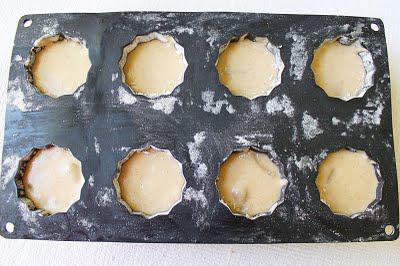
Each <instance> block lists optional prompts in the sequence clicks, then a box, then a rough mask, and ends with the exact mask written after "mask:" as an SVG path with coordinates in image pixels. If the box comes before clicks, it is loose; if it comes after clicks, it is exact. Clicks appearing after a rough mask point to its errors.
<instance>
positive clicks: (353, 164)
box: [315, 148, 383, 218]
mask: <svg viewBox="0 0 400 266" xmlns="http://www.w3.org/2000/svg"><path fill="white" fill-rule="evenodd" d="M315 182H316V185H317V188H318V190H319V194H320V198H321V201H322V202H323V203H325V204H326V205H327V206H328V207H329V208H330V209H331V211H332V212H333V213H335V214H339V215H345V216H348V217H351V218H354V217H356V216H358V215H360V214H362V213H364V212H365V211H366V210H367V208H372V207H374V205H375V204H377V203H378V202H379V200H380V199H381V195H382V186H383V179H382V177H381V174H380V171H379V166H378V164H377V163H376V162H374V161H372V160H371V159H370V158H369V157H368V155H367V154H366V153H365V152H364V151H358V150H354V149H350V148H349V149H341V150H338V151H335V152H332V153H329V154H328V155H327V157H326V158H325V159H324V160H323V161H322V162H321V164H320V165H319V167H318V176H317V179H316V181H315Z"/></svg>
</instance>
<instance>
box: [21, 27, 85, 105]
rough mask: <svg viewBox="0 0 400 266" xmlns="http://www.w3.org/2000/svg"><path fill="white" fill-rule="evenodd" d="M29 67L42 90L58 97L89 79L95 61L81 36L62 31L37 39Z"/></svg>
mask: <svg viewBox="0 0 400 266" xmlns="http://www.w3.org/2000/svg"><path fill="white" fill-rule="evenodd" d="M25 67H26V69H27V71H28V80H29V82H30V83H31V84H32V85H33V86H34V87H35V88H36V89H37V91H38V92H40V93H42V94H44V95H48V96H50V97H52V98H58V97H61V96H64V95H71V94H73V93H74V92H75V91H76V90H77V89H78V88H79V87H80V86H82V85H83V84H84V83H85V82H86V80H87V75H88V72H89V69H90V67H91V62H90V58H89V51H88V49H87V48H86V46H85V45H84V44H83V43H82V42H81V41H80V40H79V39H77V38H70V37H66V36H64V35H63V34H61V33H59V34H56V35H52V36H43V37H41V38H40V39H38V40H36V41H35V43H34V46H33V48H32V49H31V51H30V53H29V58H28V60H27V62H26V63H25Z"/></svg>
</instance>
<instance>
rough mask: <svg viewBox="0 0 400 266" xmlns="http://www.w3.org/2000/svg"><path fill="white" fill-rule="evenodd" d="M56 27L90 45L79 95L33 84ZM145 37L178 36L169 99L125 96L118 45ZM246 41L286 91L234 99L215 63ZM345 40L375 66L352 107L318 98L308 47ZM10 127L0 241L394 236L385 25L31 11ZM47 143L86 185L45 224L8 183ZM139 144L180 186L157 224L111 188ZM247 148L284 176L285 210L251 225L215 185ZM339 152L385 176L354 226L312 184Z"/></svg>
mask: <svg viewBox="0 0 400 266" xmlns="http://www.w3.org/2000/svg"><path fill="white" fill-rule="evenodd" d="M30 23H31V25H30V26H29V27H28V25H29V24H30ZM25 26H26V27H25ZM376 30H377V31H376ZM58 32H61V33H63V34H65V35H67V36H70V37H77V38H79V39H81V40H84V41H85V43H86V45H87V47H88V49H89V53H90V59H91V61H92V67H91V69H90V71H89V74H88V79H87V82H86V84H85V85H84V86H83V87H82V88H81V89H80V90H79V91H78V92H76V93H75V94H74V95H73V96H63V97H61V98H59V99H52V98H50V97H47V96H43V95H40V94H39V93H37V92H36V91H35V89H34V88H33V87H32V86H31V85H30V84H29V82H28V81H27V74H26V71H25V69H24V61H25V60H26V59H27V57H28V55H29V50H30V49H31V47H32V45H33V43H34V41H35V40H36V39H38V38H40V37H41V36H43V35H45V34H55V33H58ZM150 32H159V33H163V34H168V35H171V36H173V37H174V38H175V40H176V41H177V42H178V43H179V44H180V45H182V46H183V47H184V49H185V56H186V60H187V61H188V63H189V66H188V68H187V70H186V73H185V79H184V82H183V83H182V84H181V85H180V86H179V87H178V88H176V89H175V91H174V92H173V93H172V95H170V96H163V97H159V98H156V99H152V100H150V99H147V98H145V97H143V96H133V95H132V94H131V93H130V91H129V88H128V87H127V86H126V85H124V84H122V82H121V75H120V73H119V71H120V70H119V68H118V61H119V59H120V57H121V54H122V49H123V47H124V46H125V45H126V44H128V43H129V42H130V41H131V40H132V39H133V38H134V37H135V36H136V35H144V34H147V33H150ZM246 33H250V34H251V35H253V36H267V37H268V38H269V39H270V41H271V42H272V43H273V44H274V45H276V46H278V47H279V48H280V49H281V56H282V60H283V62H284V64H285V69H284V71H283V76H282V83H281V85H279V86H278V87H277V88H275V89H274V90H273V92H272V93H271V94H270V95H269V96H268V97H259V98H257V99H255V100H252V101H249V100H247V99H245V98H242V97H236V96H233V95H231V94H230V92H229V90H228V89H227V88H225V87H224V86H223V85H221V84H220V82H219V80H218V75H217V71H216V69H215V66H214V64H215V61H216V60H217V57H218V49H219V47H220V46H221V45H223V44H225V43H227V42H228V41H229V40H230V39H231V38H232V37H234V36H241V35H243V34H246ZM340 35H350V36H352V37H355V38H358V39H361V40H362V43H363V45H364V46H365V47H366V48H367V49H368V50H369V51H370V52H371V53H372V57H373V60H374V63H375V66H376V67H377V70H376V73H375V76H374V86H373V87H372V88H370V89H369V90H368V91H367V93H366V94H365V95H364V97H362V98H359V99H354V100H351V101H349V102H343V101H341V100H338V99H334V98H329V97H327V96H326V95H325V93H324V92H323V91H322V90H321V89H319V88H318V87H317V86H316V85H315V82H314V78H313V74H312V72H311V69H310V64H311V61H312V57H313V51H314V50H315V49H316V48H317V47H318V46H319V45H320V44H321V43H322V42H323V40H324V39H326V38H334V37H337V36H340ZM5 120H6V122H5V124H6V126H5V139H4V147H3V161H2V175H1V180H0V203H1V204H0V227H1V230H0V232H1V235H2V236H4V237H6V238H24V239H47V240H82V241H123V242H179V243H286V242H347V241H354V242H358V241H361V242H364V241H376V240H394V239H396V238H398V236H399V227H398V221H399V212H398V209H399V208H398V207H399V206H398V203H399V201H398V193H397V176H396V168H395V156H394V150H393V133H392V132H393V131H392V117H391V95H390V78H389V68H388V56H387V50H386V40H385V33H384V25H383V23H382V21H381V20H380V19H376V18H362V17H344V16H310V15H272V14H254V13H209V12H206V13H175V12H172V13H170V12H122V13H103V14H42V15H26V16H23V17H22V18H21V19H20V21H19V24H18V29H17V33H16V36H15V42H14V48H13V52H12V61H11V68H10V76H9V87H8V97H7V111H6V119H5ZM49 143H54V144H57V145H59V146H62V147H68V148H69V149H71V151H72V153H73V154H74V155H75V157H77V158H78V159H79V160H80V161H81V162H82V167H83V174H84V176H85V178H86V182H85V184H84V186H83V189H82V193H81V199H80V201H78V202H77V203H75V204H74V205H73V206H72V207H71V208H70V209H69V211H68V212H67V213H62V214H55V215H52V216H48V217H44V216H40V215H38V214H37V213H34V212H30V211H29V210H27V209H26V207H25V205H24V204H23V203H22V202H21V201H20V200H19V199H18V197H17V191H16V185H15V182H14V181H13V178H14V176H15V174H16V170H17V165H18V160H19V159H20V158H22V157H24V156H25V155H26V154H28V153H29V151H30V150H31V149H32V148H33V147H40V146H44V145H46V144H49ZM147 145H154V146H157V147H159V148H163V149H168V150H170V151H171V152H172V154H173V155H174V156H175V157H176V158H177V159H178V160H179V161H180V162H181V163H182V165H183V170H184V175H185V177H186V180H187V185H186V189H185V192H184V195H183V201H182V202H181V203H180V204H178V205H177V206H176V207H174V208H173V210H172V211H171V212H170V213H169V214H168V215H166V216H158V217H155V218H153V219H146V218H143V217H142V216H139V215H132V214H130V213H129V212H128V211H127V209H126V208H125V207H124V206H123V205H122V204H120V203H119V202H118V201H117V199H116V196H115V190H114V187H113V184H112V180H113V176H114V174H115V171H116V168H117V163H118V161H119V160H121V159H122V158H123V157H124V156H125V155H126V154H127V153H128V152H129V150H130V149H136V148H140V147H145V146H147ZM248 146H253V147H255V148H257V149H261V150H264V151H265V152H267V153H268V154H270V155H271V156H273V157H276V158H277V159H278V160H279V161H280V162H281V164H282V165H283V166H284V167H283V168H284V173H283V174H284V177H285V178H286V179H287V180H288V181H289V184H288V187H287V188H286V193H285V199H284V202H283V203H282V204H280V205H279V206H278V207H277V208H276V209H275V211H274V212H273V213H272V215H268V216H263V217H260V218H257V219H255V220H248V219H246V218H244V217H238V216H234V215H232V214H231V213H230V211H229V210H228V208H226V207H225V206H224V205H223V204H221V203H220V202H219V196H218V193H217V190H216V187H215V179H216V176H217V173H218V169H219V165H220V163H221V162H222V161H223V159H224V158H226V157H227V156H228V155H229V154H230V153H231V152H232V151H234V150H237V149H240V148H244V147H248ZM342 147H352V148H355V149H360V150H364V151H366V152H367V154H368V155H369V156H370V157H371V158H372V159H373V160H375V161H376V162H377V163H378V164H379V167H380V171H381V174H382V178H383V180H384V185H383V190H382V199H381V200H380V202H379V203H378V204H377V205H375V207H373V208H371V209H368V210H367V212H366V213H365V214H363V215H361V216H358V217H356V218H353V219H351V218H348V217H344V216H339V215H334V214H333V213H332V212H331V211H330V210H329V208H328V207H327V206H326V205H324V204H323V203H322V202H321V201H320V199H319V194H318V191H317V189H316V186H315V178H316V174H317V166H318V163H319V162H320V161H321V160H322V159H323V158H324V156H325V155H326V153H328V152H330V151H334V150H337V149H339V148H342ZM7 223H9V224H7ZM11 224H12V225H14V227H12V225H11ZM6 225H7V226H6ZM387 225H392V226H394V233H393V234H386V233H385V230H384V229H385V227H386V226H387ZM7 229H8V230H7ZM10 229H14V230H10Z"/></svg>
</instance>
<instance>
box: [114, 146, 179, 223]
mask: <svg viewBox="0 0 400 266" xmlns="http://www.w3.org/2000/svg"><path fill="white" fill-rule="evenodd" d="M185 183H186V181H185V178H184V177H183V172H182V166H181V164H180V163H179V162H178V161H177V160H176V159H175V158H174V157H173V156H172V155H171V153H170V152H169V151H163V150H157V149H154V148H148V149H146V150H142V151H136V152H134V153H133V154H132V155H131V156H130V158H129V159H128V160H127V161H125V162H124V163H123V164H122V166H121V170H120V173H119V176H118V179H117V183H115V182H114V184H116V186H117V191H118V190H119V193H120V197H121V199H122V200H123V201H124V204H127V206H128V207H129V208H130V209H131V210H132V211H133V212H137V213H141V214H143V215H145V216H146V217H152V216H154V215H156V214H159V213H164V214H166V213H167V212H169V210H170V209H171V208H172V207H173V206H175V205H176V204H177V203H178V202H180V200H181V198H182V190H183V187H184V186H185ZM118 188H119V189H118Z"/></svg>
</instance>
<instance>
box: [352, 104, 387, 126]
mask: <svg viewBox="0 0 400 266" xmlns="http://www.w3.org/2000/svg"><path fill="white" fill-rule="evenodd" d="M366 108H368V109H363V110H357V111H356V112H355V113H354V115H353V117H352V118H351V120H350V121H349V123H348V124H347V128H350V127H351V126H353V125H363V126H368V127H370V128H372V126H374V125H375V126H378V125H380V124H381V116H382V112H383V108H384V105H383V103H382V99H381V98H380V97H378V98H377V99H376V100H374V101H371V100H370V101H368V103H367V105H366Z"/></svg>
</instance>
